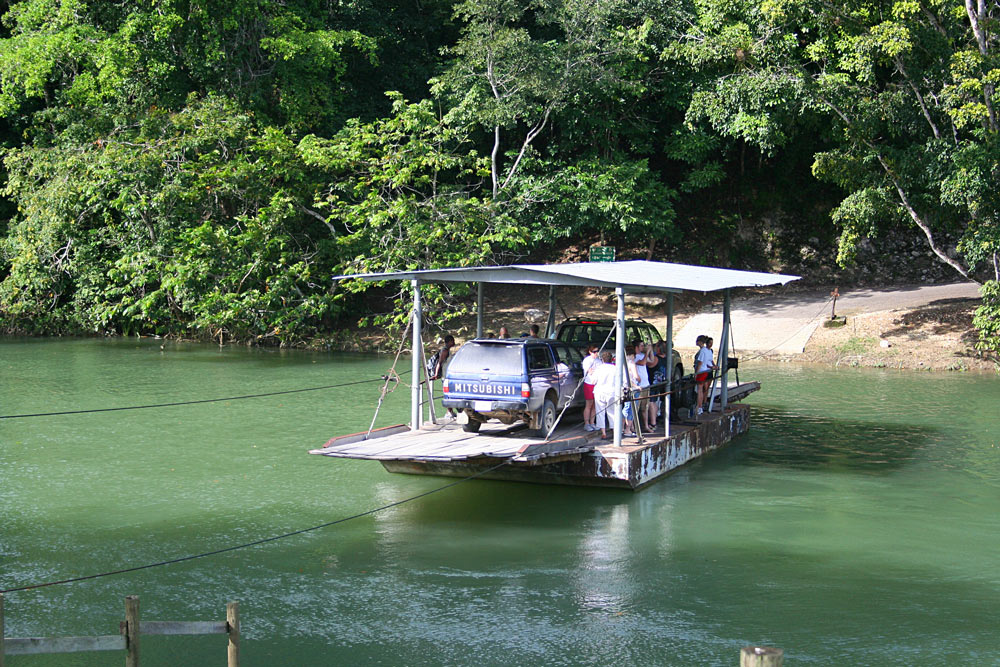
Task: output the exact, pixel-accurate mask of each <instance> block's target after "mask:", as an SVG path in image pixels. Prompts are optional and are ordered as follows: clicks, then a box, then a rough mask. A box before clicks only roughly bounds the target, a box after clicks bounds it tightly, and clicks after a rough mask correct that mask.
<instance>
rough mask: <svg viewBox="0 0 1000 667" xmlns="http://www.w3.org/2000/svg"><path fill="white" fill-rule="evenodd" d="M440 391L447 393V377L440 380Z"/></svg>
mask: <svg viewBox="0 0 1000 667" xmlns="http://www.w3.org/2000/svg"><path fill="white" fill-rule="evenodd" d="M441 391H442V392H443V393H445V394H447V393H448V380H447V378H446V379H444V380H442V381H441Z"/></svg>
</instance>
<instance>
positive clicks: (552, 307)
mask: <svg viewBox="0 0 1000 667" xmlns="http://www.w3.org/2000/svg"><path fill="white" fill-rule="evenodd" d="M555 335H556V286H555V285H549V321H548V323H546V325H545V337H546V338H552V337H553V336H555Z"/></svg>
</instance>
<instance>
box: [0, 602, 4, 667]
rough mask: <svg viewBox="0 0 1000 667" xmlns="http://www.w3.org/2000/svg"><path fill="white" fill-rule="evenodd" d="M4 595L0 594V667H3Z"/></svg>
mask: <svg viewBox="0 0 1000 667" xmlns="http://www.w3.org/2000/svg"><path fill="white" fill-rule="evenodd" d="M3 633H4V630H3V593H0V667H3V652H4V649H3Z"/></svg>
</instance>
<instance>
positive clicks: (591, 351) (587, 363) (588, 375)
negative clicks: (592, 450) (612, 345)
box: [583, 343, 604, 431]
mask: <svg viewBox="0 0 1000 667" xmlns="http://www.w3.org/2000/svg"><path fill="white" fill-rule="evenodd" d="M598 350H599V348H598V347H597V346H596V345H594V344H593V343H591V344H590V345H588V346H587V356H586V357H584V358H583V400H584V403H583V430H584V431H596V430H597V426H596V425H595V424H594V420H595V419H596V417H597V408H596V407H594V385H595V384H596V383H597V375H596V374H595V371H596V370H597V367H598V366H600V365H601V364H602V363H604V362H603V361H601V360H600V358H598V356H597V352H598Z"/></svg>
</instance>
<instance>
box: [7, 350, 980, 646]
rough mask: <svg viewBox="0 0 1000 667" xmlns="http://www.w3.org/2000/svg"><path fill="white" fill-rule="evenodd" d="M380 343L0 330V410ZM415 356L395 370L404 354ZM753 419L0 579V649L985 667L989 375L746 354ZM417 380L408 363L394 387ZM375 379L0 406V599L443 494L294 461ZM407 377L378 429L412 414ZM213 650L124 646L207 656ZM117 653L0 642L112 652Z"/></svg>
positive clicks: (335, 465) (286, 381)
mask: <svg viewBox="0 0 1000 667" xmlns="http://www.w3.org/2000/svg"><path fill="white" fill-rule="evenodd" d="M391 361H392V359H391V358H386V357H381V358H379V357H374V356H364V355H345V354H321V353H316V354H312V353H306V352H290V351H276V350H254V349H244V348H223V349H220V348H218V347H214V346H202V345H191V344H176V343H164V344H162V347H161V341H152V340H137V339H128V340H72V339H50V340H21V339H6V340H2V341H0V414H2V415H14V414H21V413H35V412H49V411H58V410H81V409H88V408H108V407H116V406H126V405H139V404H147V403H163V402H173V401H184V400H190V399H203V398H215V397H224V396H238V395H243V394H252V393H258V392H267V391H280V390H287V389H298V388H303V387H314V386H319V385H327V384H336V383H345V382H354V381H357V380H363V379H369V378H377V377H378V376H380V375H381V374H382V373H383V372H385V370H386V369H387V368H388V366H389V365H390V364H391ZM407 367H408V362H407ZM740 371H741V373H742V375H743V379H744V380H746V379H759V380H760V381H761V382H762V385H763V390H762V391H760V392H758V393H757V394H754V395H753V396H752V397H751V400H750V402H751V404H752V406H753V410H752V417H751V422H752V425H751V431H750V433H749V434H747V435H746V436H743V437H741V438H739V439H737V440H736V441H734V442H733V443H732V444H731V445H730V446H729V447H728V448H726V449H725V450H723V451H721V452H718V453H716V454H714V455H711V456H709V457H708V458H706V459H705V460H703V461H700V462H696V463H694V464H691V465H689V466H687V467H685V468H683V469H682V470H680V471H679V472H678V473H676V474H674V475H672V476H670V477H668V478H666V479H664V480H662V481H660V482H658V483H656V484H654V485H652V486H651V487H649V488H647V489H645V490H643V491H641V492H639V493H633V492H628V491H618V490H605V489H591V488H569V487H556V486H536V485H529V484H517V483H502V482H490V481H481V480H475V481H470V482H465V483H463V484H460V485H458V486H456V487H453V488H449V489H446V490H444V491H441V492H440V493H435V494H433V495H430V496H427V497H424V498H421V499H419V500H415V501H413V502H410V503H407V504H404V505H400V506H397V507H394V508H392V509H389V510H386V511H384V512H381V513H378V514H375V515H371V516H366V517H363V518H360V519H357V520H353V521H350V522H347V523H343V524H340V525H336V526H331V527H328V528H325V529H322V530H318V531H314V532H309V533H305V534H301V535H297V536H295V537H291V538H289V539H285V540H281V541H277V542H272V543H268V544H264V545H260V546H255V547H252V548H248V549H244V550H239V551H233V552H228V553H224V554H220V555H217V556H211V557H208V558H204V559H198V560H191V561H186V562H181V563H176V564H173V565H168V566H165V567H157V568H152V569H145V570H140V571H137V572H132V573H128V574H122V575H116V576H111V577H105V578H100V579H93V580H89V581H83V582H79V583H72V584H66V585H60V586H51V587H47V588H40V589H37V590H33V591H25V592H13V593H8V594H7V595H6V600H5V610H6V614H5V615H6V633H5V634H6V635H7V636H8V637H25V636H79V635H107V634H115V633H117V629H118V623H119V621H120V620H121V619H122V618H123V615H124V605H123V601H122V600H123V598H124V596H125V595H130V594H134V595H138V596H140V599H141V611H142V618H143V619H145V620H223V619H224V617H225V604H226V602H227V601H229V600H239V601H240V613H241V621H242V631H243V636H242V656H241V657H242V664H243V665H306V664H309V665H351V664H384V665H439V664H446V665H536V664H539V665H540V664H545V665H619V664H632V665H737V664H739V651H740V648H741V647H743V646H747V645H751V644H762V645H771V646H779V647H782V648H783V649H784V650H785V660H786V662H785V664H786V665H798V664H818V665H825V664H850V665H913V664H922V665H945V664H968V665H981V664H1000V658H998V645H997V642H998V638H1000V379H998V378H997V377H996V376H995V375H992V374H982V375H978V374H967V373H966V374H958V373H952V374H932V373H913V372H902V371H889V370H858V369H831V368H827V367H814V366H802V365H792V364H758V365H752V364H744V367H743V368H741V369H740ZM405 377H408V376H404V378H405ZM378 389H379V385H378V384H374V383H372V384H360V385H355V386H351V387H345V388H339V389H329V390H323V391H315V392H308V393H298V394H287V395H283V396H274V397H269V398H256V399H248V400H234V401H228V402H221V403H206V404H200V405H190V406H179V407H168V408H160V409H148V410H136V411H122V412H101V413H93V414H77V415H64V416H54V417H37V418H25V419H2V420H0V512H2V513H0V588H2V589H7V588H13V587H18V586H23V585H28V584H33V583H42V582H46V581H51V580H59V579H65V578H69V577H77V576H84V575H88V574H93V573H98V572H103V571H107V570H114V569H120V568H126V567H132V566H137V565H143V564H146V563H152V562H156V561H160V560H163V559H171V558H178V557H182V556H186V555H189V554H195V553H200V552H206V551H211V550H215V549H221V548H225V547H228V546H231V545H235V544H240V543H244V542H250V541H254V540H258V539H261V538H265V537H268V536H271V535H277V534H280V533H284V532H288V531H292V530H296V529H300V528H306V527H309V526H313V525H317V524H321V523H324V522H328V521H332V520H335V519H338V518H341V517H345V516H349V515H353V514H357V513H359V512H363V511H366V510H369V509H372V508H375V507H379V506H382V505H385V504H387V503H392V502H395V501H399V500H403V499H405V498H408V497H410V496H413V495H416V494H419V493H422V492H425V491H429V490H431V489H434V488H437V487H439V486H441V485H443V484H445V483H447V482H448V481H449V480H447V479H444V478H433V477H416V476H405V475H392V474H389V473H387V472H385V471H384V470H383V469H382V466H381V465H379V464H378V463H376V462H366V461H349V460H338V459H331V458H326V457H319V456H310V455H308V454H307V453H306V452H307V450H308V449H310V448H315V447H318V446H321V445H322V444H323V443H324V442H325V441H326V440H327V439H328V438H329V437H331V436H333V435H337V434H344V433H350V432H355V431H359V430H363V429H365V428H367V426H368V422H369V420H370V419H371V416H372V412H373V408H374V405H375V402H376V401H377V398H378ZM408 401H409V393H408V389H406V388H404V387H400V389H399V390H398V391H396V392H395V393H394V394H392V395H390V397H389V399H388V401H387V403H386V406H385V407H384V408H383V410H382V413H381V415H380V417H379V422H378V423H379V425H386V424H391V423H399V422H403V421H406V419H407V417H408V405H409V403H408ZM225 643H226V640H225V637H224V636H202V637H155V636H148V637H144V638H143V639H142V644H141V646H142V664H143V665H222V664H225V653H226V649H225ZM123 659H124V656H123V654H122V653H120V652H119V653H80V654H74V655H65V654H64V655H53V656H10V657H8V658H7V661H8V664H9V665H13V666H21V665H25V666H27V665H87V666H90V665H118V664H121V661H122V660H123Z"/></svg>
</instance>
